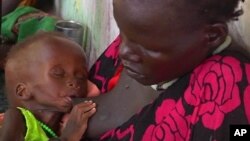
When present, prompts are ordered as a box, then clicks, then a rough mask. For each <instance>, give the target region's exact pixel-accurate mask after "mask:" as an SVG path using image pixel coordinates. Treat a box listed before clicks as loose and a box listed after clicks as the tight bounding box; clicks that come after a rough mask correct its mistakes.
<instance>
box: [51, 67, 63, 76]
mask: <svg viewBox="0 0 250 141" xmlns="http://www.w3.org/2000/svg"><path fill="white" fill-rule="evenodd" d="M52 75H53V76H55V77H64V75H65V71H64V70H63V69H61V68H55V69H53V70H52Z"/></svg>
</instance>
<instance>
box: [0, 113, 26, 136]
mask: <svg viewBox="0 0 250 141" xmlns="http://www.w3.org/2000/svg"><path fill="white" fill-rule="evenodd" d="M25 132H26V127H25V123H24V119H23V116H22V113H21V112H20V111H19V110H18V109H16V108H12V109H8V110H7V111H6V112H5V115H4V122H3V127H2V130H1V134H0V141H12V140H15V141H18V140H23V139H24V137H25Z"/></svg>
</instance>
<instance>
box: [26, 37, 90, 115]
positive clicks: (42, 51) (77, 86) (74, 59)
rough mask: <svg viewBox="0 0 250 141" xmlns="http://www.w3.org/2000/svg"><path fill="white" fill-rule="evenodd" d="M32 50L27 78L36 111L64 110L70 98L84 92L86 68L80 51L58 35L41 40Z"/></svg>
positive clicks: (68, 106) (68, 104)
mask: <svg viewBox="0 0 250 141" xmlns="http://www.w3.org/2000/svg"><path fill="white" fill-rule="evenodd" d="M38 46H39V47H37V48H36V49H34V51H33V52H34V58H33V61H32V62H31V64H30V66H33V67H32V68H28V69H30V71H29V73H30V77H29V79H28V81H27V88H28V92H30V93H31V94H32V100H33V101H34V102H33V104H34V103H37V104H34V105H36V106H33V108H35V110H38V109H40V110H41V109H44V110H51V111H59V112H67V111H69V110H70V109H71V107H72V101H71V99H72V98H74V97H85V96H86V94H87V69H86V64H85V63H86V62H85V61H86V60H85V56H84V54H83V50H82V49H80V47H79V46H78V45H76V44H74V43H72V42H71V41H68V40H65V39H62V38H59V39H56V40H55V39H51V40H50V41H49V42H47V43H41V44H39V45H38ZM31 108H32V107H31Z"/></svg>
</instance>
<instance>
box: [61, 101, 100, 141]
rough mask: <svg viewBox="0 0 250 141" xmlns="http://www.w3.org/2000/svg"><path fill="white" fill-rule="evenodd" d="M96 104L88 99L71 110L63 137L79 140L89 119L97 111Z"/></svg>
mask: <svg viewBox="0 0 250 141" xmlns="http://www.w3.org/2000/svg"><path fill="white" fill-rule="evenodd" d="M95 107H96V104H95V103H93V102H92V101H86V102H83V103H79V104H77V105H75V106H74V107H73V109H72V111H71V112H70V114H69V116H68V118H67V119H66V120H67V121H66V122H67V123H66V125H65V128H64V129H63V130H62V134H61V137H60V138H61V139H62V140H66V141H68V140H70V141H79V140H80V139H81V138H82V136H83V134H84V133H85V131H86V129H87V123H88V119H89V118H90V117H91V116H92V115H93V114H94V113H95V112H96V108H95Z"/></svg>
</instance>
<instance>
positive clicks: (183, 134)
mask: <svg viewBox="0 0 250 141" xmlns="http://www.w3.org/2000/svg"><path fill="white" fill-rule="evenodd" d="M155 122H156V123H155V124H152V125H150V126H149V127H148V128H147V130H146V132H145V134H144V136H143V139H142V140H143V141H160V140H168V141H184V140H185V138H188V135H189V134H188V133H189V131H190V129H189V123H188V120H187V119H186V117H185V110H184V107H183V105H182V101H181V100H179V101H178V102H177V103H176V102H175V101H174V100H173V99H167V100H165V101H163V103H162V104H161V106H160V107H158V108H157V111H156V113H155Z"/></svg>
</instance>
